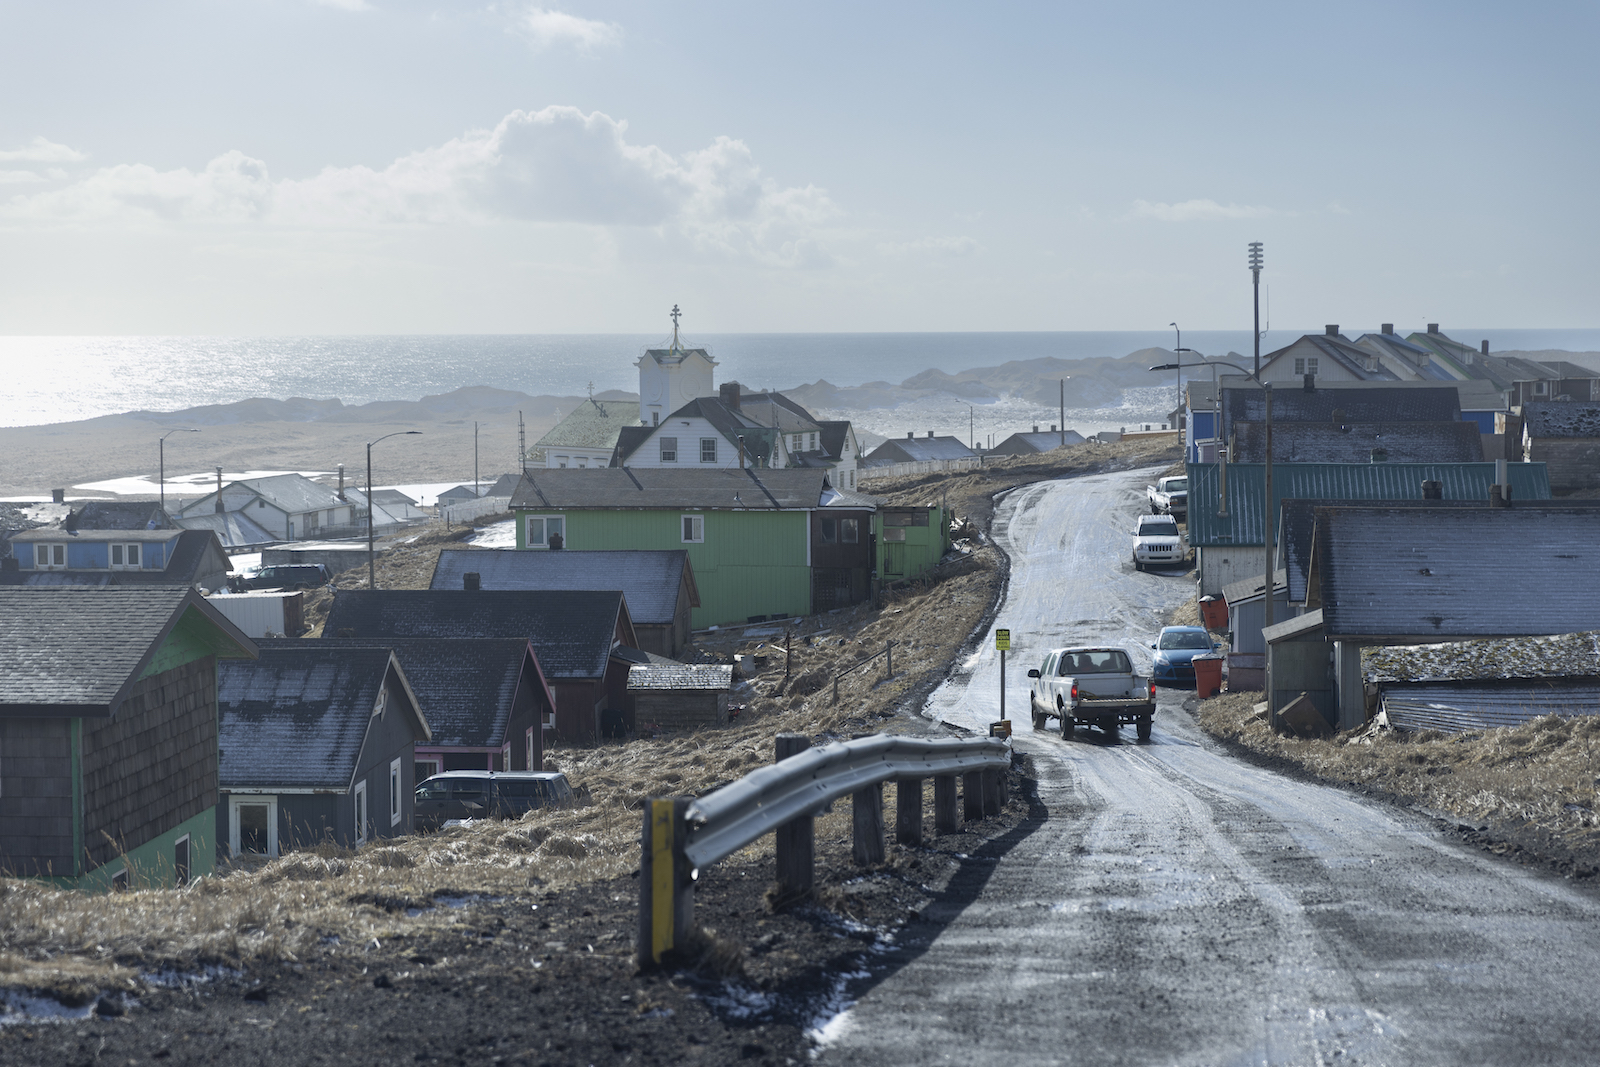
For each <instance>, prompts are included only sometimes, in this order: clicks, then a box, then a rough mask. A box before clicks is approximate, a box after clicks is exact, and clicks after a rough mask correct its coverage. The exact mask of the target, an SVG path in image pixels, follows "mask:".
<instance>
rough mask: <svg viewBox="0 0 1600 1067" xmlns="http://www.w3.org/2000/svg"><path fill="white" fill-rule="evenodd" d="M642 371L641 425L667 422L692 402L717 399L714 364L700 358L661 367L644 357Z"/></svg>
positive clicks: (686, 357) (691, 356) (640, 369)
mask: <svg viewBox="0 0 1600 1067" xmlns="http://www.w3.org/2000/svg"><path fill="white" fill-rule="evenodd" d="M636 366H638V368H639V421H640V422H642V423H644V424H645V425H646V426H650V425H653V424H655V423H658V422H665V421H666V419H667V416H668V415H671V414H672V413H673V412H674V411H677V410H678V409H679V408H681V407H683V406H684V405H685V404H687V403H688V402H689V401H691V400H694V399H695V398H697V397H702V396H715V395H716V387H715V385H713V383H712V369H713V364H712V363H711V362H710V361H709V360H707V359H706V358H705V357H703V356H700V355H689V356H685V357H684V358H683V361H682V362H679V363H659V362H657V361H656V359H655V357H654V356H651V355H643V356H640V357H639V362H638V363H637V364H636Z"/></svg>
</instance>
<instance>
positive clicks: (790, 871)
mask: <svg viewBox="0 0 1600 1067" xmlns="http://www.w3.org/2000/svg"><path fill="white" fill-rule="evenodd" d="M777 744H778V762H776V763H773V764H771V765H769V766H766V767H761V768H759V769H757V770H754V771H752V772H750V773H749V774H747V775H745V776H744V777H743V778H740V779H739V780H738V781H736V782H733V783H730V784H729V785H726V786H723V787H722V788H721V789H718V790H716V791H715V792H713V793H709V794H707V795H706V796H703V797H700V798H698V799H693V798H686V797H651V798H650V799H649V800H648V801H647V802H646V803H645V811H644V833H643V837H642V839H641V842H640V845H641V853H642V855H641V861H640V870H639V938H638V958H639V963H640V965H641V966H649V965H651V964H654V963H659V962H660V960H661V957H662V955H663V953H665V952H667V951H668V950H670V949H673V948H676V947H683V946H685V945H687V944H688V941H689V939H690V937H691V935H692V931H693V927H694V884H695V882H696V881H697V880H698V878H699V873H700V870H701V869H702V868H704V867H708V866H710V865H711V864H713V863H715V862H717V861H718V860H720V859H724V858H726V857H727V856H729V855H731V854H732V853H734V852H737V851H738V850H739V849H741V848H744V847H745V846H746V845H749V844H751V843H752V842H754V841H757V840H759V839H760V838H762V837H763V836H765V835H767V834H769V833H777V834H778V856H777V868H778V884H779V894H780V896H804V895H808V894H809V892H810V889H811V884H812V874H813V841H814V838H813V834H812V819H813V817H814V816H815V815H816V814H817V813H818V812H819V811H820V810H821V809H823V808H824V807H825V806H826V805H828V804H830V803H832V802H833V801H835V800H837V799H839V798H840V797H843V796H847V795H848V796H850V797H851V798H852V804H853V811H854V833H855V838H856V840H855V849H854V853H855V856H856V859H857V862H862V863H867V862H881V861H882V859H883V856H884V840H883V837H884V834H883V791H882V784H883V783H884V782H890V781H894V782H899V783H900V788H899V791H898V795H897V809H898V810H897V812H896V816H897V817H896V824H895V825H896V834H897V838H898V840H899V841H900V842H901V843H902V844H920V843H921V840H922V789H923V787H922V780H923V779H924V778H932V779H933V780H934V824H935V827H936V829H937V830H938V831H939V832H941V833H943V832H954V831H955V830H956V829H957V828H958V827H959V821H958V820H959V816H958V814H957V803H956V780H957V778H958V777H959V778H961V779H962V780H963V781H964V783H965V784H964V792H965V794H966V796H965V804H964V808H965V812H966V817H967V818H969V819H973V818H982V817H984V816H985V815H994V814H998V813H999V811H1000V810H1001V808H1002V807H1003V805H1004V803H1005V784H1004V771H1005V770H1006V769H1007V768H1008V767H1010V765H1011V746H1010V744H1009V743H1008V742H1007V741H1005V740H1002V739H1000V738H995V737H984V738H976V739H972V740H962V739H957V738H950V739H940V740H924V739H921V738H912V737H899V736H893V735H883V734H878V735H874V736H872V737H864V738H858V739H856V740H853V741H835V742H833V743H831V744H828V745H824V746H823V747H821V748H809V747H806V746H807V745H808V744H809V742H808V741H807V740H806V739H805V738H804V737H800V736H798V735H792V734H780V735H779V736H778V738H777ZM785 757H787V758H785Z"/></svg>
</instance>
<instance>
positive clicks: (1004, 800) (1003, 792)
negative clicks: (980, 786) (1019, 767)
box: [995, 771, 1011, 809]
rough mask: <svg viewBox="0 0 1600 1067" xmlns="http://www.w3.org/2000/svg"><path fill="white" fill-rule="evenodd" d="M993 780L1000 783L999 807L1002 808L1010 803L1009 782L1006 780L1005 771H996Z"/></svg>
mask: <svg viewBox="0 0 1600 1067" xmlns="http://www.w3.org/2000/svg"><path fill="white" fill-rule="evenodd" d="M995 780H996V781H997V782H999V783H1000V807H1001V808H1002V809H1003V808H1005V806H1006V805H1007V804H1009V803H1011V783H1010V782H1009V781H1008V780H1007V778H1006V772H1005V771H996V772H995Z"/></svg>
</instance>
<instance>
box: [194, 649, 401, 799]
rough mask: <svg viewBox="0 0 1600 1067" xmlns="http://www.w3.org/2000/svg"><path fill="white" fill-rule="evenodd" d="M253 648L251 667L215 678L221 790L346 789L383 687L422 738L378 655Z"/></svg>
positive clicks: (232, 665) (389, 662) (224, 669)
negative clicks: (394, 696)
mask: <svg viewBox="0 0 1600 1067" xmlns="http://www.w3.org/2000/svg"><path fill="white" fill-rule="evenodd" d="M260 647H261V656H260V658H259V659H257V660H254V661H248V660H247V661H244V662H224V663H223V664H222V665H221V666H220V668H219V669H218V672H217V707H218V711H219V713H220V719H221V721H220V723H219V726H218V738H217V744H218V748H219V749H220V761H219V762H220V770H219V781H220V784H221V786H222V788H224V789H262V788H274V787H277V788H287V789H334V790H339V791H341V792H342V791H344V790H347V789H349V788H350V787H351V783H352V782H353V781H354V779H355V773H356V769H357V767H356V764H357V760H358V758H359V757H360V755H361V747H362V745H363V744H364V743H365V742H366V738H367V731H368V729H369V728H370V726H371V723H372V719H373V715H372V713H373V709H374V707H375V706H376V705H377V702H378V694H379V692H380V691H381V690H382V689H383V687H384V684H385V682H388V683H389V688H390V690H391V691H392V692H398V693H399V694H400V698H399V701H398V704H399V705H400V706H399V707H397V708H395V710H396V711H397V712H398V713H399V714H401V715H405V716H406V717H407V718H408V719H409V720H410V721H411V724H412V732H413V736H414V737H415V739H416V740H418V741H426V740H427V739H428V738H429V737H431V736H432V733H431V731H430V730H429V728H428V722H427V720H426V719H425V718H424V717H423V715H422V712H421V710H420V709H419V708H418V707H417V700H416V695H415V694H414V693H413V692H412V690H411V686H410V684H409V683H408V682H407V680H406V677H405V672H404V671H403V670H402V669H401V668H400V666H399V664H398V663H397V662H396V661H395V658H394V655H393V654H392V653H391V652H390V651H389V650H388V649H387V648H352V647H348V646H341V645H330V644H329V643H327V642H323V641H301V640H268V641H262V642H260ZM388 710H389V709H388V708H386V709H385V712H386V713H387V711H388Z"/></svg>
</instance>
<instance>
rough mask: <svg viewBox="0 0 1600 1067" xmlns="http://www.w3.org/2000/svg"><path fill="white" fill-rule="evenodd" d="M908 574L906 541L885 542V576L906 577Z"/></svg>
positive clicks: (890, 577)
mask: <svg viewBox="0 0 1600 1067" xmlns="http://www.w3.org/2000/svg"><path fill="white" fill-rule="evenodd" d="M905 574H906V544H905V542H904V541H885V542H884V543H883V576H884V578H885V579H888V580H893V579H895V578H904V577H905Z"/></svg>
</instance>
